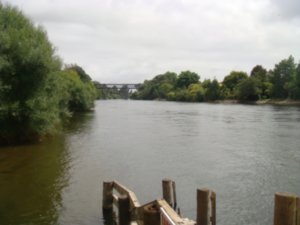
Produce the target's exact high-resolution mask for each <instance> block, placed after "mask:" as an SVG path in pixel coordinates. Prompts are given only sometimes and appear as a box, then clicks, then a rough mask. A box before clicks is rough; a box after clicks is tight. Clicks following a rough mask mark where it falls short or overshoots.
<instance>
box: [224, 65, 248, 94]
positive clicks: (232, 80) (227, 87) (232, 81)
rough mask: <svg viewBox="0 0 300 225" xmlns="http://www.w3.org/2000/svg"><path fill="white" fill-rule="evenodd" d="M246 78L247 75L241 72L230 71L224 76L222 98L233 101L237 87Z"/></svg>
mask: <svg viewBox="0 0 300 225" xmlns="http://www.w3.org/2000/svg"><path fill="white" fill-rule="evenodd" d="M247 77H248V76H247V73H245V72H241V71H232V72H231V73H230V74H229V75H227V76H225V77H224V80H223V87H222V88H223V94H224V97H225V98H228V99H235V98H236V87H237V85H238V84H239V83H240V82H241V81H242V80H244V79H246V78H247Z"/></svg>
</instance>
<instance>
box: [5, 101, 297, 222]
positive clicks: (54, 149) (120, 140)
mask: <svg viewBox="0 0 300 225" xmlns="http://www.w3.org/2000/svg"><path fill="white" fill-rule="evenodd" d="M299 171H300V108H297V107H278V106H251V105H222V104H217V105H215V104H189V103H172V102H171V103H170V102H143V101H99V102H97V106H96V109H95V112H93V113H87V114H81V115H77V116H76V117H75V119H74V121H73V122H72V123H71V124H70V125H69V126H68V127H67V128H66V131H65V133H64V134H63V135H61V136H59V137H56V138H52V139H50V140H47V141H45V142H43V143H41V144H38V145H26V146H18V147H2V148H0V224H1V225H2V224H3V225H10V224H18V225H19V224H33V225H40V224H63V225H65V224H72V225H76V224H90V225H96V224H103V222H102V215H101V193H102V181H104V180H113V179H117V180H119V181H121V182H122V183H123V184H124V185H126V186H128V187H129V188H131V189H132V190H133V191H135V193H136V194H137V197H138V198H139V200H140V202H141V203H146V202H149V201H152V200H154V199H156V198H158V197H161V180H162V179H163V178H165V177H168V178H171V179H173V180H175V181H176V184H177V195H178V196H177V197H178V204H179V207H180V208H181V211H182V213H183V215H184V216H186V217H189V218H191V219H195V217H196V189H197V188H199V187H209V188H211V189H213V190H215V191H216V193H217V220H218V221H217V222H218V224H220V225H241V224H242V225H243V224H247V225H251V224H257V225H262V224H264V225H271V224H272V216H273V196H274V193H275V192H276V191H288V192H294V193H296V194H298V195H300V173H299Z"/></svg>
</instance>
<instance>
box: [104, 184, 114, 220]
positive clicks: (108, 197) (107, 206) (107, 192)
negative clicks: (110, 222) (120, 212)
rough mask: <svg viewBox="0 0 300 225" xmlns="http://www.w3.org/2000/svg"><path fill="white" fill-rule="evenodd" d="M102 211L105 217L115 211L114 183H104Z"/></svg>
mask: <svg viewBox="0 0 300 225" xmlns="http://www.w3.org/2000/svg"><path fill="white" fill-rule="evenodd" d="M102 210H103V214H104V215H105V214H110V213H112V211H113V182H106V181H105V182H103V195H102Z"/></svg>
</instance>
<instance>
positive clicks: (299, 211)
mask: <svg viewBox="0 0 300 225" xmlns="http://www.w3.org/2000/svg"><path fill="white" fill-rule="evenodd" d="M297 225H300V198H299V197H298V198H297Z"/></svg>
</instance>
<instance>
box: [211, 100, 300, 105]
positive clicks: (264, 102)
mask: <svg viewBox="0 0 300 225" xmlns="http://www.w3.org/2000/svg"><path fill="white" fill-rule="evenodd" d="M213 103H220V104H253V105H286V106H300V100H298V101H297V100H291V99H264V100H258V101H239V100H234V99H231V100H217V101H214V102H213Z"/></svg>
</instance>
